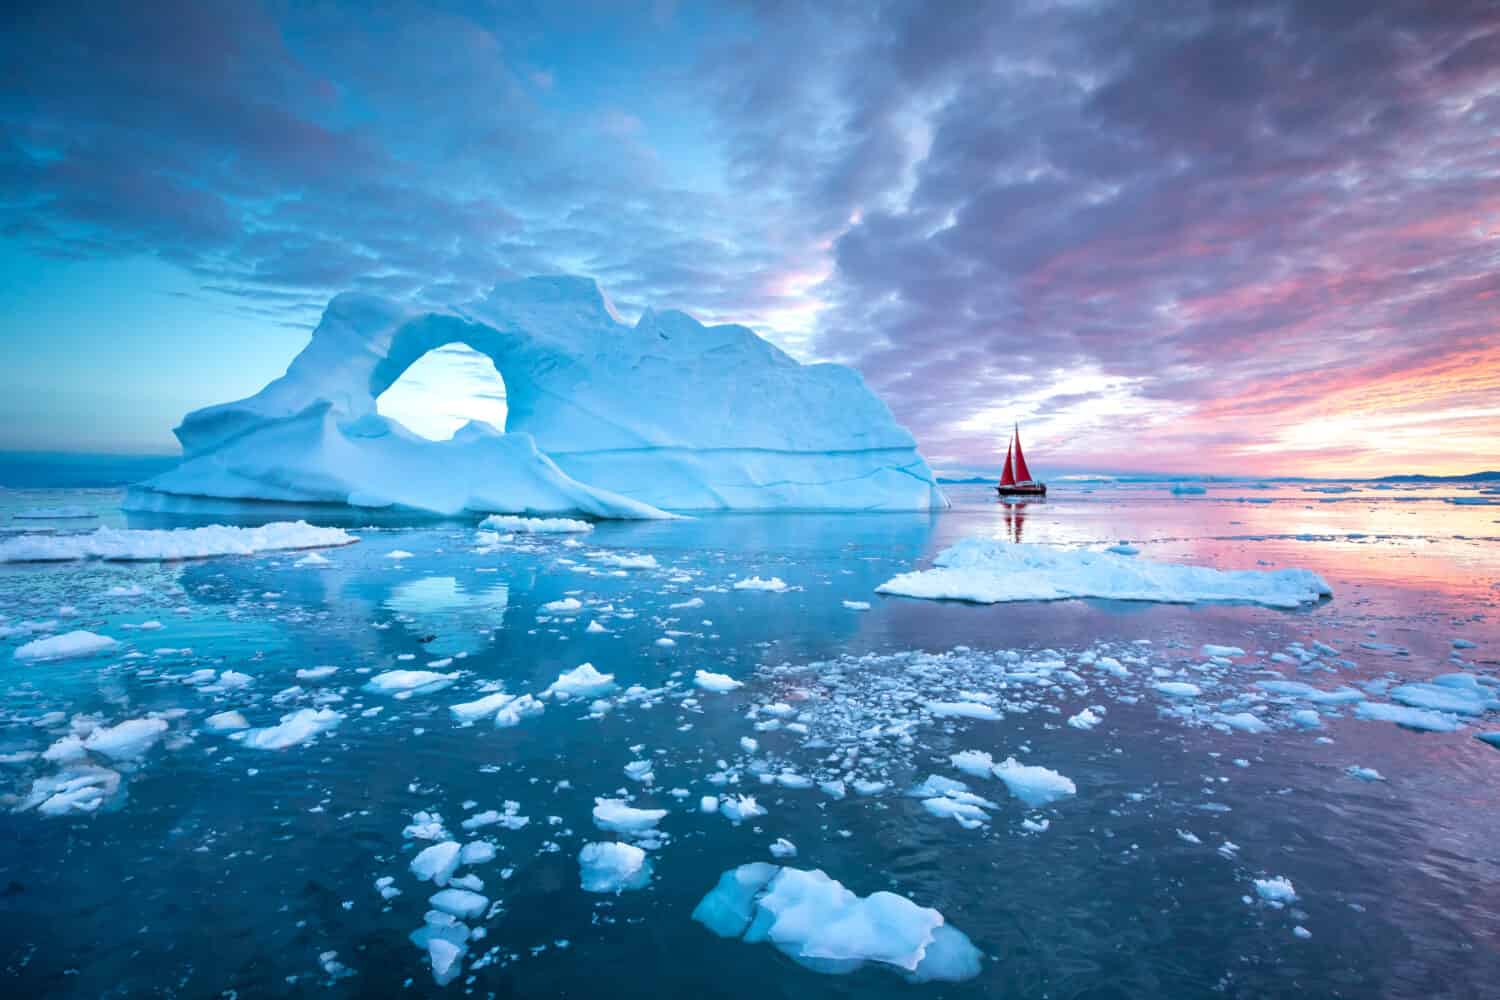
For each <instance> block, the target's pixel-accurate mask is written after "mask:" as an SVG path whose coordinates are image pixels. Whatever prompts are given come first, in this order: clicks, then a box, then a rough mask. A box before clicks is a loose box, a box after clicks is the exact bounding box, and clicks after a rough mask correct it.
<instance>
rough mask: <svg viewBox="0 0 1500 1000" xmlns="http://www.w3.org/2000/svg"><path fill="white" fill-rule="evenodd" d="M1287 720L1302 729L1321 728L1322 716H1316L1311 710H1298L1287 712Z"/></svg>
mask: <svg viewBox="0 0 1500 1000" xmlns="http://www.w3.org/2000/svg"><path fill="white" fill-rule="evenodd" d="M1287 718H1289V719H1291V720H1292V722H1293V723H1295V724H1296V725H1298V726H1300V727H1301V728H1303V729H1321V728H1323V718H1322V716H1320V715H1318V713H1317V711H1316V710H1314V709H1311V708H1299V709H1297V710H1296V711H1293V712H1289V713H1288V714H1287Z"/></svg>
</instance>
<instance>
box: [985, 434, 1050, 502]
mask: <svg viewBox="0 0 1500 1000" xmlns="http://www.w3.org/2000/svg"><path fill="white" fill-rule="evenodd" d="M1012 460H1014V461H1012ZM995 490H996V492H998V493H999V494H1000V495H1001V496H1003V497H1044V496H1046V495H1047V484H1046V483H1039V482H1037V481H1036V480H1034V479H1032V478H1031V470H1030V469H1028V468H1026V456H1025V455H1023V454H1022V453H1021V427H1020V425H1019V424H1017V425H1016V430H1015V435H1014V436H1013V437H1012V438H1011V440H1010V446H1009V447H1007V448H1006V449H1005V471H1004V472H1002V473H1000V485H998V486H996V487H995Z"/></svg>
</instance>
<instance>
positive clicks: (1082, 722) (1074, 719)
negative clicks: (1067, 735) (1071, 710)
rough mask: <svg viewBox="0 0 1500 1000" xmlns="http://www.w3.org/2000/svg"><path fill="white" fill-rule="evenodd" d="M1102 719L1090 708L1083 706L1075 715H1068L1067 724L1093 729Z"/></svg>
mask: <svg viewBox="0 0 1500 1000" xmlns="http://www.w3.org/2000/svg"><path fill="white" fill-rule="evenodd" d="M1103 721H1104V720H1103V719H1101V718H1100V717H1099V716H1098V715H1097V714H1096V713H1095V712H1094V710H1093V709H1092V708H1085V709H1084V710H1083V711H1081V712H1079V713H1077V714H1076V715H1071V716H1069V717H1068V725H1070V726H1072V727H1073V728H1074V729H1093V728H1094V727H1095V726H1097V725H1098V724H1099V723H1101V722H1103Z"/></svg>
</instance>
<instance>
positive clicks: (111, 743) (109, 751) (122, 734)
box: [83, 719, 167, 760]
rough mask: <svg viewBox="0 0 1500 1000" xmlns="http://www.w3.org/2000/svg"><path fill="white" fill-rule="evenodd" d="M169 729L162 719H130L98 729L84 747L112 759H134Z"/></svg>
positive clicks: (84, 742)
mask: <svg viewBox="0 0 1500 1000" xmlns="http://www.w3.org/2000/svg"><path fill="white" fill-rule="evenodd" d="M166 731H167V723H166V722H165V720H162V719H129V720H127V721H125V722H122V723H120V724H119V725H117V726H110V727H109V728H108V729H96V730H94V731H93V733H92V734H90V736H89V738H88V739H86V740H84V741H83V746H84V749H86V750H92V751H93V752H94V753H97V754H103V755H104V756H106V757H108V758H109V759H110V760H134V759H136V758H137V757H141V756H143V755H144V754H145V753H146V751H147V750H150V749H151V748H152V747H153V746H154V745H155V744H156V741H157V740H159V739H161V738H162V734H164V733H165V732H166Z"/></svg>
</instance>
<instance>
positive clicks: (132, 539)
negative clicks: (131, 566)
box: [0, 521, 359, 563]
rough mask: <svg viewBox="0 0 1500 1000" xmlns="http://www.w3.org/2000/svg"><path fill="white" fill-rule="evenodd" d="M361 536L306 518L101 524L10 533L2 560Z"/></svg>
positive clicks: (250, 549) (177, 552)
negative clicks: (248, 523) (73, 530)
mask: <svg viewBox="0 0 1500 1000" xmlns="http://www.w3.org/2000/svg"><path fill="white" fill-rule="evenodd" d="M357 541H359V539H358V538H357V537H355V536H354V535H351V534H349V533H348V532H347V531H344V530H343V529H342V528H319V527H315V526H313V525H311V524H308V523H307V522H306V521H278V522H275V523H274V524H265V525H261V526H260V527H258V528H237V527H230V526H227V525H223V524H211V525H208V526H206V527H202V528H175V529H172V530H145V529H126V528H98V529H96V530H95V531H91V532H88V533H87V534H77V535H22V536H19V537H16V538H7V539H4V540H3V541H0V563H3V562H70V561H74V560H81V559H103V560H109V561H146V560H173V559H206V558H209V557H212V556H248V555H254V554H255V553H257V552H275V551H279V550H284V549H313V548H326V547H331V546H337V545H349V544H351V543H353V542H357Z"/></svg>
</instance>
